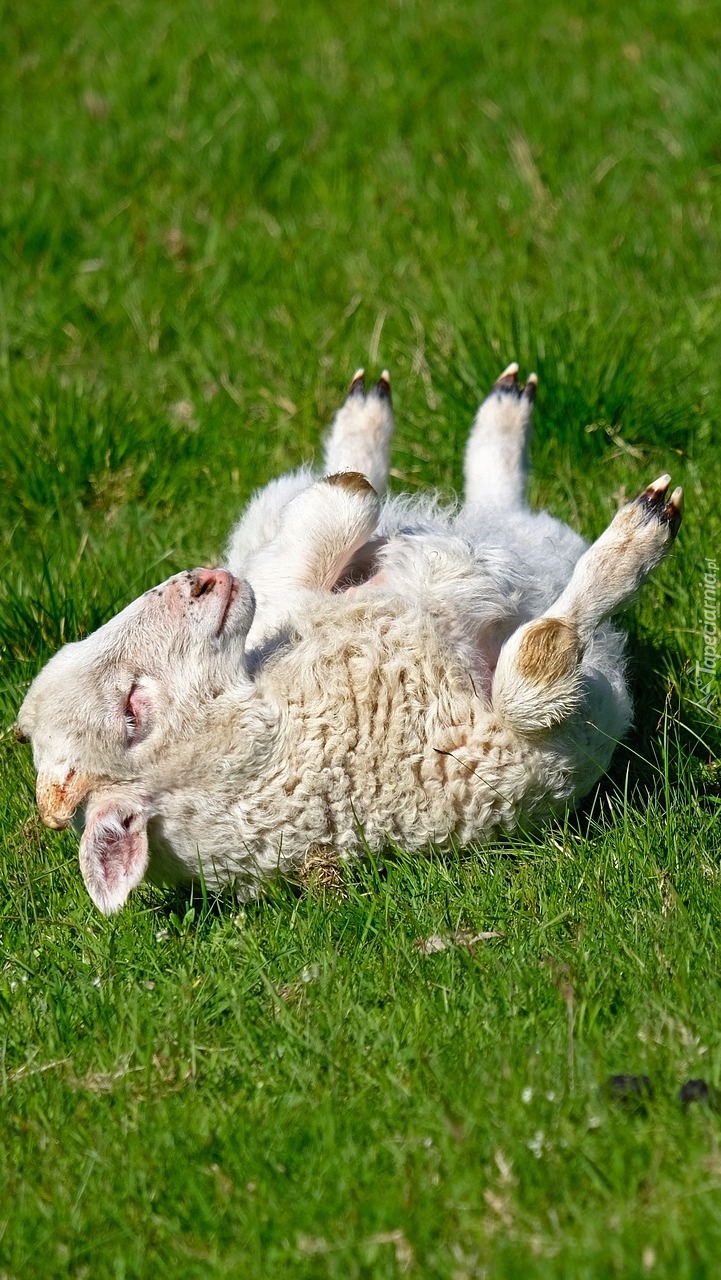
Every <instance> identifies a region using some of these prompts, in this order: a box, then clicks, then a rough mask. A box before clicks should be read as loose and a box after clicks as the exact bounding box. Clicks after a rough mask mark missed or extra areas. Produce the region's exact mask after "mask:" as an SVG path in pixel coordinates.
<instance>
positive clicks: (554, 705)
mask: <svg viewBox="0 0 721 1280" xmlns="http://www.w3.org/2000/svg"><path fill="white" fill-rule="evenodd" d="M670 481H671V477H670V476H668V475H664V476H660V477H659V479H658V480H654V482H653V484H650V485H649V486H648V488H647V489H645V490H644V492H643V493H642V494H641V495H640V496H639V497H638V498H636V499H635V500H634V501H633V502H629V503H628V505H627V506H625V507H622V508H621V510H620V511H619V512H618V514H617V515H616V516H615V517H614V519H613V520H612V521H611V524H610V525H609V527H608V528H607V529H606V530H605V532H604V533H602V534H601V536H600V538H598V539H597V540H596V542H594V543H593V545H592V546H590V547H589V548H588V551H586V552H584V554H583V555H582V556H581V558H580V560H579V561H578V563H577V564H576V567H575V568H574V571H573V574H572V575H571V579H570V581H569V583H568V586H567V587H566V588H565V590H564V591H563V592H562V593H561V595H560V596H559V597H558V599H557V600H556V601H555V602H554V603H553V604H552V605H551V607H550V609H548V610H547V611H546V613H544V614H543V615H542V616H541V617H540V618H536V619H534V621H533V622H528V623H526V625H525V626H523V627H519V629H518V630H517V631H515V632H514V633H513V635H512V636H511V637H510V638H509V639H508V640H507V641H506V643H505V644H504V646H503V648H502V649H501V653H500V655H499V659H498V665H497V667H496V673H495V676H494V679H493V691H492V699H493V705H494V707H496V708H497V710H498V711H499V712H500V713H501V715H502V716H503V717H504V719H506V720H507V721H508V722H509V723H511V724H513V725H514V727H515V728H517V729H518V730H519V731H521V732H528V731H531V730H536V729H546V728H549V727H550V726H551V725H553V724H558V723H560V722H561V721H562V720H564V719H566V718H567V717H568V716H569V715H571V714H572V713H573V712H574V711H575V710H576V708H577V707H578V706H579V704H580V701H581V698H582V696H583V679H582V674H581V668H580V662H581V658H582V656H583V653H584V651H585V649H586V647H587V645H588V644H589V642H590V640H591V638H592V636H593V633H594V631H595V630H596V627H597V626H598V625H599V623H600V622H602V621H603V619H604V618H608V617H610V615H611V614H613V613H616V612H617V610H619V609H621V608H622V607H623V606H624V605H625V604H627V603H628V602H629V600H630V599H631V598H632V597H633V596H634V595H635V593H636V592H637V590H638V589H639V587H640V586H641V585H642V584H643V582H644V581H645V579H646V578H647V576H648V574H649V573H651V571H652V570H653V569H655V567H656V565H657V564H659V563H660V561H661V560H662V559H663V557H664V556H665V555H666V553H667V551H668V550H669V548H670V546H671V543H672V542H673V540H674V538H675V537H676V534H677V533H678V529H679V525H680V524H681V515H682V511H683V490H682V489H674V491H673V493H672V494H671V497H670V498H668V500H667V494H668V488H669V484H670Z"/></svg>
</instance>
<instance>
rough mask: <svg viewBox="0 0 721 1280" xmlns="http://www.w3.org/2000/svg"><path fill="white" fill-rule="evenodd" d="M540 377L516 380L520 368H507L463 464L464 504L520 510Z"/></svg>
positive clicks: (476, 424) (489, 398) (490, 397)
mask: <svg viewBox="0 0 721 1280" xmlns="http://www.w3.org/2000/svg"><path fill="white" fill-rule="evenodd" d="M537 385H538V378H537V377H536V375H535V373H532V374H530V375H529V378H528V382H527V383H526V385H525V386H523V384H522V383H520V382H519V381H518V365H517V364H516V363H515V362H514V363H513V364H509V366H508V368H507V369H504V371H503V373H502V374H501V376H500V378H499V379H498V380H497V382H496V383H495V385H494V387H493V389H492V391H491V392H490V394H489V395H487V396H486V398H485V400H484V401H483V404H482V405H481V407H480V409H479V410H478V413H477V414H476V417H475V420H474V423H473V426H472V428H471V434H470V436H469V438H468V444H467V445H466V455H465V460H464V465H463V474H464V480H465V505H466V506H467V507H476V506H484V507H486V508H487V507H489V506H491V507H500V508H502V509H504V510H506V511H508V510H522V509H523V508H525V506H526V488H527V484H528V442H529V439H530V435H531V424H532V418H533V402H534V400H535V398H536V387H537Z"/></svg>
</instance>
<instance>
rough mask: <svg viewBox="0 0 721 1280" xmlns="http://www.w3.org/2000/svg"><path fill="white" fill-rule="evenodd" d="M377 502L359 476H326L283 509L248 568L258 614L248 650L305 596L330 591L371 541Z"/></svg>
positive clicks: (247, 572) (269, 633)
mask: <svg viewBox="0 0 721 1280" xmlns="http://www.w3.org/2000/svg"><path fill="white" fill-rule="evenodd" d="M379 512H380V499H379V497H378V494H377V493H376V491H375V489H374V488H373V486H372V485H371V484H370V483H369V482H368V480H366V478H365V476H362V475H360V474H359V472H357V471H342V472H339V473H338V474H336V475H330V476H324V477H323V479H322V480H317V481H315V483H314V484H312V485H310V487H309V488H307V489H305V490H304V491H303V492H302V493H299V494H298V495H297V496H296V497H294V498H292V499H291V501H290V502H289V503H288V504H287V506H286V507H285V508H284V509H283V512H282V514H281V518H280V525H279V528H278V532H277V533H276V535H275V537H274V538H273V539H272V540H271V541H270V542H269V543H267V545H266V546H264V547H261V548H260V550H259V551H257V552H256V554H255V555H254V556H253V557H252V559H251V560H250V562H249V563H248V566H247V571H246V577H247V578H248V581H249V582H250V584H251V586H252V587H253V590H254V592H255V596H256V600H257V603H258V608H257V611H256V621H255V622H254V623H253V627H252V629H251V633H250V637H249V645H250V646H251V647H252V646H254V645H257V644H259V643H260V641H261V639H263V638H264V637H266V636H269V635H272V634H273V633H274V632H275V631H277V630H278V629H279V627H280V626H281V625H282V623H283V622H284V621H285V620H287V619H290V618H291V617H292V614H293V611H294V608H295V606H296V604H297V603H298V604H299V603H300V602H301V598H302V596H303V595H305V593H307V592H308V591H331V590H332V588H333V587H334V586H335V585H336V583H337V582H338V579H339V578H340V577H341V575H342V572H343V569H344V568H345V567H346V565H347V564H348V562H349V560H350V559H351V558H352V556H353V555H354V553H355V552H356V551H358V549H359V548H360V547H362V546H363V545H364V543H366V542H368V540H369V539H370V538H371V537H372V536H373V534H374V532H375V529H376V525H377V523H378V515H379Z"/></svg>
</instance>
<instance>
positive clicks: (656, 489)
mask: <svg viewBox="0 0 721 1280" xmlns="http://www.w3.org/2000/svg"><path fill="white" fill-rule="evenodd" d="M670 483H671V477H670V476H669V475H663V476H659V477H658V480H654V481H653V483H652V484H650V485H649V486H648V488H647V489H644V491H643V493H641V494H639V496H638V497H637V498H636V500H635V504H634V505H635V506H637V507H638V508H639V510H640V512H641V513H642V515H643V517H644V521H645V523H647V524H650V523H651V521H652V520H656V521H658V523H659V524H662V525H667V526H668V528H669V531H670V534H671V537H672V538H675V537H676V534H677V533H678V530H679V526H680V524H681V518H682V516H683V489H681V488H680V487H679V488H676V489H674V491H673V493H672V494H671V497H670V498H669V499H668V502H667V501H666V496H667V494H668V487H669V485H670Z"/></svg>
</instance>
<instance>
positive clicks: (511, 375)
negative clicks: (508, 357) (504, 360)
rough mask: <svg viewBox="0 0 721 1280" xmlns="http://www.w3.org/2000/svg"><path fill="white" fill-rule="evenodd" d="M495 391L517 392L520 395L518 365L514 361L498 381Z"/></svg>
mask: <svg viewBox="0 0 721 1280" xmlns="http://www.w3.org/2000/svg"><path fill="white" fill-rule="evenodd" d="M493 389H494V391H515V393H516V395H518V394H520V389H519V386H518V365H517V364H516V361H515V360H513V361H512V362H511V364H509V365H508V367H507V368H506V369H504V370H503V373H502V374H501V376H500V377H499V378H496V381H495V383H494V386H493Z"/></svg>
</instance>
